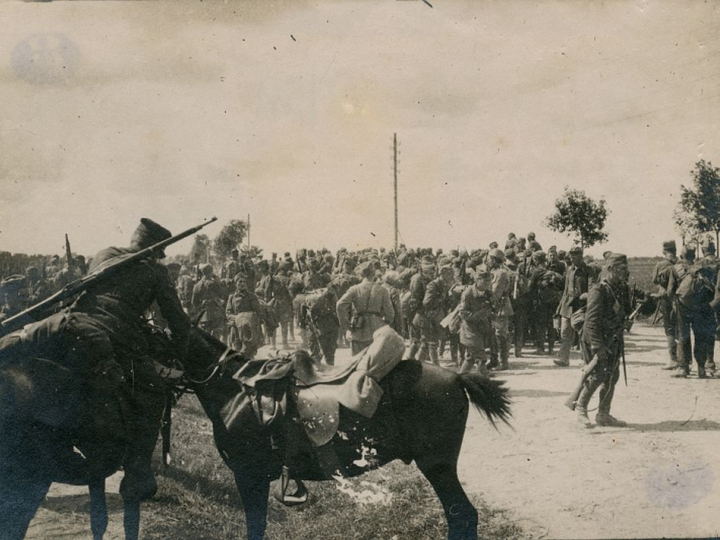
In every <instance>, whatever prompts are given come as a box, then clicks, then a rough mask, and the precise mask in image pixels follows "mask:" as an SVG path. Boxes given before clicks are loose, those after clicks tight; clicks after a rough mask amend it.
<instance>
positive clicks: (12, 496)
mask: <svg viewBox="0 0 720 540" xmlns="http://www.w3.org/2000/svg"><path fill="white" fill-rule="evenodd" d="M48 489H50V482H46V481H42V480H32V481H30V480H20V481H18V480H15V479H8V478H7V477H6V478H3V479H2V482H1V485H0V540H22V539H23V538H25V533H26V532H27V529H28V526H29V525H30V521H32V518H33V516H34V515H35V512H37V509H38V506H40V504H41V503H42V501H43V499H44V498H45V495H46V494H47V492H48Z"/></svg>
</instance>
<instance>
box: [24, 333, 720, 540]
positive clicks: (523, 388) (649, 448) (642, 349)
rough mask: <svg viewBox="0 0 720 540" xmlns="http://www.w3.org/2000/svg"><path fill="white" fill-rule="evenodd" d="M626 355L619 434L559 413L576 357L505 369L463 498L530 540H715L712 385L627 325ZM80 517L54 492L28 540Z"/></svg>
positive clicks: (71, 528)
mask: <svg viewBox="0 0 720 540" xmlns="http://www.w3.org/2000/svg"><path fill="white" fill-rule="evenodd" d="M626 351H627V361H628V386H627V387H625V386H624V384H623V383H622V382H621V383H620V387H619V388H618V390H617V392H616V397H615V403H614V406H613V411H612V412H613V414H615V415H616V416H617V417H619V418H622V419H624V420H626V421H627V422H629V424H630V425H629V427H628V428H624V429H618V428H593V429H590V430H588V429H581V428H579V427H577V426H576V424H575V422H574V415H573V413H571V412H570V411H569V410H568V409H567V408H565V407H564V406H563V401H564V400H565V398H566V396H567V395H568V394H569V392H570V390H571V388H572V387H573V386H574V385H575V384H576V382H577V380H578V377H579V373H580V367H579V366H580V360H579V356H578V355H577V353H574V357H573V359H572V366H573V367H570V368H557V367H555V366H554V365H553V364H552V361H551V360H550V359H549V358H548V357H538V356H534V355H532V354H528V355H527V357H525V358H521V359H517V360H515V359H513V358H511V367H512V370H510V371H508V372H505V373H503V374H502V375H501V376H500V378H502V379H504V380H506V381H507V383H508V386H509V387H510V388H511V390H512V396H513V400H514V407H513V410H514V420H513V427H514V431H513V430H511V429H509V428H505V427H503V428H500V430H499V431H497V432H496V431H494V430H493V429H492V427H490V425H489V424H488V423H487V422H486V421H485V420H484V419H483V418H481V417H480V415H479V414H477V413H476V412H474V411H473V412H471V414H470V420H469V423H468V429H467V433H466V439H465V443H464V446H463V451H462V455H461V459H460V477H461V479H462V481H463V483H464V485H465V487H466V489H467V490H468V491H469V492H473V493H479V494H482V495H483V496H484V497H485V498H486V499H487V501H488V502H489V503H491V504H493V505H496V506H500V507H504V508H508V509H511V510H512V513H513V515H514V517H515V518H516V519H517V520H518V521H519V522H520V523H521V524H522V525H523V526H524V527H525V529H526V531H527V532H528V534H529V535H530V536H532V537H534V538H618V537H663V536H665V537H708V536H718V535H720V514H718V513H717V511H716V509H717V508H718V507H720V480H719V476H720V410H719V409H720V379H710V380H699V379H696V378H691V379H687V380H685V379H671V378H670V377H669V375H668V372H667V371H662V370H661V369H660V367H661V366H662V365H663V364H664V363H665V362H666V358H667V353H666V350H665V339H664V336H663V335H662V331H661V329H658V328H651V327H648V326H642V325H636V326H635V328H634V329H633V333H632V334H631V335H629V336H628V337H627V340H626ZM338 353H339V361H342V360H343V359H344V358H345V357H347V356H349V351H348V350H347V349H341V350H339V351H338ZM719 357H720V356H719ZM595 403H596V401H593V402H592V403H591V407H595ZM591 418H592V415H591ZM118 481H119V478H118V477H114V478H113V479H112V481H111V482H110V484H109V488H108V489H109V491H110V492H111V495H110V496H109V501H110V511H111V513H112V516H111V524H110V530H109V533H108V535H107V538H110V539H120V538H123V535H122V529H121V527H120V524H121V522H122V518H121V513H120V512H121V506H122V503H121V501H120V498H119V496H118V495H117V486H118ZM87 511H88V504H87V496H86V490H83V489H82V488H70V487H67V486H57V485H54V486H53V489H52V490H51V492H50V494H49V496H48V499H47V502H46V503H45V505H44V507H43V508H41V510H40V511H39V512H38V515H37V516H36V518H35V520H34V521H33V524H32V526H31V530H30V534H29V536H28V538H31V539H34V540H41V539H42V540H46V539H51V538H73V539H79V540H84V539H90V538H91V536H90V533H89V521H88V517H87Z"/></svg>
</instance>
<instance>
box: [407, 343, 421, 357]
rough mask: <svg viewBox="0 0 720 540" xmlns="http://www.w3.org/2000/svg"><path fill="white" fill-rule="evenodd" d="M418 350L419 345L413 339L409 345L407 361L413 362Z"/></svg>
mask: <svg viewBox="0 0 720 540" xmlns="http://www.w3.org/2000/svg"><path fill="white" fill-rule="evenodd" d="M418 350H420V343H418V342H417V341H416V340H414V339H413V340H412V343H410V352H409V353H408V360H415V357H416V356H417V353H418Z"/></svg>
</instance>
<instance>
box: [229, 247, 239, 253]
mask: <svg viewBox="0 0 720 540" xmlns="http://www.w3.org/2000/svg"><path fill="white" fill-rule="evenodd" d="M230 255H240V250H239V249H237V248H235V249H233V250H232V251H231V252H230Z"/></svg>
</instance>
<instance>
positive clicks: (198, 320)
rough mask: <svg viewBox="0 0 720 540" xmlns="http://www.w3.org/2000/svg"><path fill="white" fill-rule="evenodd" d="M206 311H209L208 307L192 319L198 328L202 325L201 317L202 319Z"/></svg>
mask: <svg viewBox="0 0 720 540" xmlns="http://www.w3.org/2000/svg"><path fill="white" fill-rule="evenodd" d="M206 311H207V310H206V309H203V310H202V311H201V312H200V313H198V314H197V315H195V318H194V319H192V325H193V326H194V327H195V328H197V327H198V326H199V325H200V319H202V317H203V315H205V312H206Z"/></svg>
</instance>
